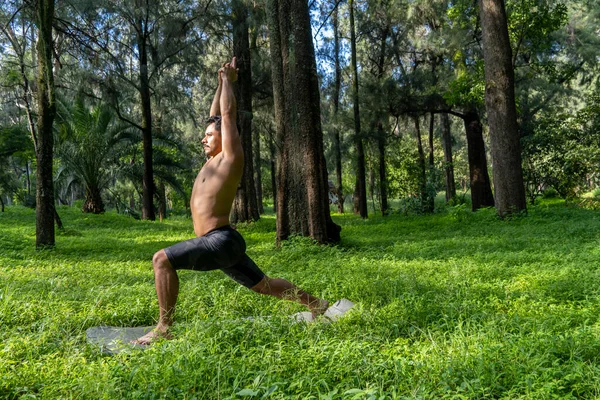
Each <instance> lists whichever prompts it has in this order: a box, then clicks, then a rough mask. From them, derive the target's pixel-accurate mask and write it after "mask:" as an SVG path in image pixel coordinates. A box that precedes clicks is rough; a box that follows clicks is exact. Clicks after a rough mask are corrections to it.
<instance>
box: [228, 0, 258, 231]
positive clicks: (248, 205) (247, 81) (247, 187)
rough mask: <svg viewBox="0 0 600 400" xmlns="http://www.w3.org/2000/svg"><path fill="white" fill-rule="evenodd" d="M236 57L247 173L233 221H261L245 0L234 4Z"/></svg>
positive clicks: (239, 120)
mask: <svg viewBox="0 0 600 400" xmlns="http://www.w3.org/2000/svg"><path fill="white" fill-rule="evenodd" d="M232 26H233V54H234V55H235V56H236V57H237V64H238V66H239V73H238V84H237V87H236V99H237V104H238V126H239V128H240V129H239V130H240V138H241V141H242V147H243V149H244V159H245V160H246V162H245V163H244V172H243V174H242V179H241V181H240V184H239V186H238V190H237V193H236V196H235V199H234V201H233V208H232V210H231V221H232V222H233V223H236V222H249V221H257V220H258V219H259V218H260V215H259V209H258V205H257V203H256V200H257V197H256V187H255V186H254V157H253V154H252V151H253V148H252V67H251V62H250V42H249V32H248V29H249V27H248V8H247V7H246V5H245V4H244V2H243V0H233V2H232Z"/></svg>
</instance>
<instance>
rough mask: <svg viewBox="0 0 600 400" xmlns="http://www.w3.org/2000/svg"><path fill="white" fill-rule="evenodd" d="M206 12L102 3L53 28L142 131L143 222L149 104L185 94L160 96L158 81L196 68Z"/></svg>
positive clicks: (151, 215) (150, 193)
mask: <svg viewBox="0 0 600 400" xmlns="http://www.w3.org/2000/svg"><path fill="white" fill-rule="evenodd" d="M208 4H210V2H208ZM207 7H208V5H207V6H205V7H203V6H202V5H201V4H198V3H197V2H195V1H180V2H177V3H173V2H170V3H169V2H158V1H142V0H136V1H134V2H117V1H113V0H103V1H101V2H96V3H94V4H93V5H90V6H89V7H87V8H85V9H83V10H75V11H74V12H73V15H71V16H70V18H62V19H61V20H60V21H59V24H58V25H59V27H60V29H61V30H62V31H63V32H64V33H65V35H68V36H69V37H72V38H75V40H76V41H77V43H79V45H80V50H81V52H82V54H84V55H85V56H86V58H87V63H88V64H89V65H87V67H88V69H89V70H88V78H89V80H90V81H91V82H92V83H94V84H95V85H96V86H97V87H100V88H101V89H102V90H103V92H104V95H105V96H106V98H107V99H108V100H110V104H112V105H113V107H114V108H115V111H116V112H117V115H118V116H119V118H120V119H122V120H123V121H125V122H127V123H129V124H131V125H132V126H134V127H136V128H137V129H139V130H140V131H141V132H142V140H143V160H144V174H143V180H142V187H143V206H142V217H143V218H144V219H150V220H154V219H155V212H154V205H153V198H154V192H155V188H154V180H153V179H154V168H153V164H152V160H153V154H152V153H153V147H152V140H153V115H154V112H153V107H154V106H155V104H153V101H152V100H153V98H155V97H160V96H168V95H172V96H174V97H177V96H178V95H179V93H180V92H183V91H186V90H188V91H189V87H185V86H186V84H187V83H189V82H187V81H186V80H185V79H181V82H180V84H179V86H178V87H176V90H169V91H161V90H160V88H161V87H160V85H159V81H160V79H161V77H162V76H163V75H164V74H166V73H167V72H168V71H170V70H173V69H178V76H179V77H181V78H183V77H185V76H186V74H185V72H187V70H188V69H193V68H195V65H197V62H198V60H197V55H198V53H199V51H200V49H199V44H200V43H202V41H203V37H202V35H203V32H202V29H201V27H199V26H197V23H198V22H199V21H200V20H201V19H200V17H201V16H203V14H202V13H203V12H204V11H206V8H207ZM92 69H97V70H98V71H100V74H98V73H97V71H96V70H94V71H93V73H90V72H91V70H92ZM169 89H173V87H172V86H171V87H169ZM132 93H135V95H136V96H138V99H139V100H138V102H137V105H138V107H136V106H135V104H132V103H131V100H132V99H131V98H130V97H129V96H131V94H132Z"/></svg>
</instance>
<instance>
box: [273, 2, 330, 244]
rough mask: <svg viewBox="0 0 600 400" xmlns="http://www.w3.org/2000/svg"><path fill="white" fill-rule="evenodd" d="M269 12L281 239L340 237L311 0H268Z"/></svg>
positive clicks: (278, 212) (278, 239)
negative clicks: (329, 176)
mask: <svg viewBox="0 0 600 400" xmlns="http://www.w3.org/2000/svg"><path fill="white" fill-rule="evenodd" d="M267 14H268V20H269V29H270V41H271V57H272V62H271V67H272V79H273V98H274V105H275V120H276V128H277V135H278V138H279V139H280V140H278V142H279V143H281V146H282V147H281V152H280V154H279V157H278V163H277V164H278V165H277V191H278V193H277V243H280V242H281V241H282V240H285V239H287V238H288V237H290V235H294V234H299V235H303V236H310V237H311V238H312V239H314V240H315V241H317V242H319V243H326V242H337V241H339V240H340V230H341V228H340V227H339V226H338V225H336V224H335V223H333V221H332V220H331V216H330V214H329V196H328V191H329V185H328V180H327V168H326V163H325V156H324V152H323V132H322V130H321V110H320V107H321V106H320V94H319V82H318V76H317V67H316V61H315V54H314V48H313V41H312V32H311V24H310V14H309V9H308V3H307V2H306V1H304V0H289V1H280V0H269V1H268V2H267Z"/></svg>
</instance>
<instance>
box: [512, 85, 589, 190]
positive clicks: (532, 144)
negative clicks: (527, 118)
mask: <svg viewBox="0 0 600 400" xmlns="http://www.w3.org/2000/svg"><path fill="white" fill-rule="evenodd" d="M599 110H600V96H599V95H598V94H591V95H589V96H588V97H587V99H586V106H585V107H584V108H582V109H581V110H580V111H578V112H577V113H576V114H572V113H568V112H563V113H557V114H555V115H548V116H546V117H545V118H542V119H540V120H539V122H538V124H537V129H536V131H535V134H534V135H533V136H530V137H525V138H523V140H522V144H523V155H524V162H523V166H524V174H525V179H526V182H527V187H528V191H529V197H530V198H535V197H536V196H537V195H539V194H540V192H541V191H542V190H543V189H544V188H546V187H548V186H552V187H553V188H554V189H556V190H557V191H558V193H559V194H560V195H561V196H562V197H564V198H568V197H574V196H576V195H578V194H579V193H582V192H583V191H586V189H587V188H588V185H590V184H592V185H597V184H598V182H597V181H596V178H594V179H593V180H592V182H590V178H591V177H592V176H594V175H593V173H595V172H596V171H598V168H599V167H600V147H599V146H600V113H599V112H598V111H599Z"/></svg>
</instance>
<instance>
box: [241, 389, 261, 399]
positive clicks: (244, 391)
mask: <svg viewBox="0 0 600 400" xmlns="http://www.w3.org/2000/svg"><path fill="white" fill-rule="evenodd" d="M236 394H237V395H238V396H245V397H246V396H247V397H253V396H256V395H257V394H258V390H252V389H248V388H246V389H242V390H240V391H239V392H237V393H236Z"/></svg>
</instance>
